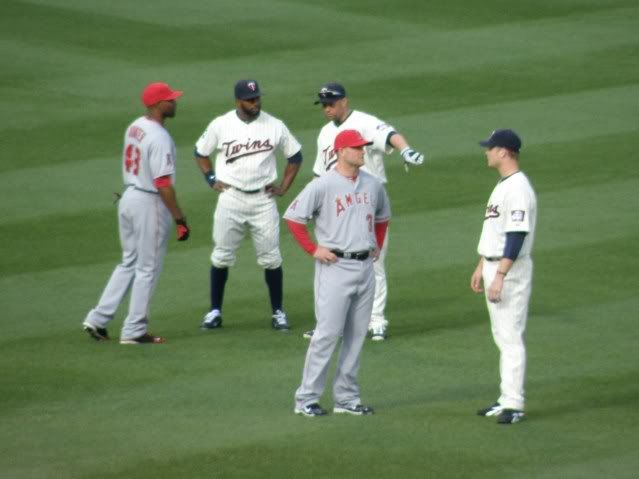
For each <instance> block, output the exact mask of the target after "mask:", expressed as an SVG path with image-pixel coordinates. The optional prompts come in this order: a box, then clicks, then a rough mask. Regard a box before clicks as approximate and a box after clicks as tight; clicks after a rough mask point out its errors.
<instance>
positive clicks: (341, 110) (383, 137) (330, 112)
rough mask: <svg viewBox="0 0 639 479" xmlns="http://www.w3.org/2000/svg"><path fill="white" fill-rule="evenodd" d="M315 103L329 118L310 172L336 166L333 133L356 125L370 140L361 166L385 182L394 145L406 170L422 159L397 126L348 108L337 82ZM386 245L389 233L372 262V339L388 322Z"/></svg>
mask: <svg viewBox="0 0 639 479" xmlns="http://www.w3.org/2000/svg"><path fill="white" fill-rule="evenodd" d="M315 104H316V105H318V104H320V105H321V106H322V112H323V113H324V116H325V117H326V119H327V120H329V121H328V123H326V124H325V125H324V126H323V127H322V129H321V130H320V133H319V135H318V136H317V156H316V159H315V164H314V165H313V174H315V175H316V176H322V175H324V174H326V172H327V171H329V170H330V169H331V168H333V167H334V166H335V161H336V155H335V150H334V148H333V142H334V140H335V136H336V135H337V134H338V133H339V132H340V131H343V130H352V129H355V130H357V131H359V132H360V133H361V134H362V135H364V136H365V137H366V138H367V139H369V140H370V141H371V144H370V145H369V146H367V147H366V148H364V166H363V168H362V169H363V170H364V171H366V172H367V173H371V174H372V175H374V176H375V177H376V178H378V179H379V180H380V181H381V182H382V183H384V184H386V171H385V167H384V158H385V157H386V155H388V154H390V153H391V152H392V151H393V150H394V149H395V150H397V151H398V152H399V153H400V155H401V157H402V159H403V161H404V165H405V167H406V169H407V171H408V165H409V164H410V165H421V164H423V163H424V155H423V154H422V153H420V152H418V151H416V150H414V149H413V148H412V147H411V146H409V144H408V141H407V140H406V138H405V136H404V135H402V134H401V133H399V132H398V131H397V129H396V128H394V127H393V126H391V125H389V124H388V123H386V122H385V121H383V120H380V119H379V118H377V117H375V116H373V115H371V114H369V113H365V112H363V111H359V110H353V109H351V107H350V105H349V99H348V96H347V95H346V89H345V88H344V86H343V85H341V84H340V83H335V82H330V83H326V84H325V85H323V86H322V87H321V88H320V90H319V92H318V94H317V100H316V101H315ZM387 249H388V237H387V238H386V241H385V242H384V248H383V249H382V251H381V252H380V257H379V261H376V262H375V300H374V301H373V311H372V313H371V318H370V323H369V326H368V327H369V331H370V335H371V339H372V340H373V341H384V340H385V339H386V330H387V326H388V320H387V318H386V315H385V309H386V299H387V289H388V288H387V282H386V269H385V268H384V262H385V258H386V252H387ZM312 335H313V331H312V330H311V331H307V332H305V333H304V337H305V338H310V337H311V336H312Z"/></svg>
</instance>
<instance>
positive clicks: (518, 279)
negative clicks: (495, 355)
mask: <svg viewBox="0 0 639 479" xmlns="http://www.w3.org/2000/svg"><path fill="white" fill-rule="evenodd" d="M498 265H499V261H484V267H483V270H482V276H483V279H484V287H485V289H486V290H487V289H488V286H489V285H490V284H491V283H492V281H493V279H494V278H495V274H496V272H497V267H498ZM532 272H533V264H532V259H531V258H530V257H529V256H524V257H520V258H517V260H516V261H515V262H514V263H513V266H512V268H511V269H510V271H509V272H508V275H507V276H506V278H505V280H504V287H503V289H502V293H501V301H500V302H499V303H491V302H490V301H488V296H487V293H486V304H487V306H488V313H489V315H490V324H491V328H492V333H493V339H494V340H495V344H496V345H497V348H498V349H499V353H500V355H499V373H500V377H501V385H500V390H501V396H500V397H499V399H498V401H499V404H501V405H502V406H503V407H505V408H508V409H519V410H523V409H524V379H525V374H526V346H525V344H524V332H525V330H526V322H527V319H528V303H529V300H530V293H531V286H532Z"/></svg>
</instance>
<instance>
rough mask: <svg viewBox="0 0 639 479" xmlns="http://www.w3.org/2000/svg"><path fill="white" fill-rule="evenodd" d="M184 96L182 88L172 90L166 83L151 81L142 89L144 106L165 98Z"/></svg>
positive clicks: (172, 98) (171, 98)
mask: <svg viewBox="0 0 639 479" xmlns="http://www.w3.org/2000/svg"><path fill="white" fill-rule="evenodd" d="M181 96H182V91H181V90H171V87H170V86H169V85H167V84H166V83H162V82H156V83H149V84H148V85H147V86H146V87H145V88H144V90H143V91H142V103H144V106H152V105H155V104H156V103H159V102H161V101H164V100H175V99H176V98H179V97H181Z"/></svg>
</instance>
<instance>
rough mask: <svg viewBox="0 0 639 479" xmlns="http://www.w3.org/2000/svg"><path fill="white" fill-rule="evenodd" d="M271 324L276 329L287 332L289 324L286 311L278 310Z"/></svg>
mask: <svg viewBox="0 0 639 479" xmlns="http://www.w3.org/2000/svg"><path fill="white" fill-rule="evenodd" d="M271 326H272V327H273V329H275V330H276V331H282V332H287V331H288V330H289V326H288V318H287V317H286V313H285V312H284V311H282V310H281V309H278V310H276V311H275V312H274V313H273V316H272V320H271Z"/></svg>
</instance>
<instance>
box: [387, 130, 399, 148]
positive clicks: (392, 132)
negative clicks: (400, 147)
mask: <svg viewBox="0 0 639 479" xmlns="http://www.w3.org/2000/svg"><path fill="white" fill-rule="evenodd" d="M393 135H397V132H396V131H391V132H390V133H389V134H388V136H387V137H386V144H387V145H388V146H390V147H392V146H393V145H391V142H390V139H391V137H392V136H393Z"/></svg>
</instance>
